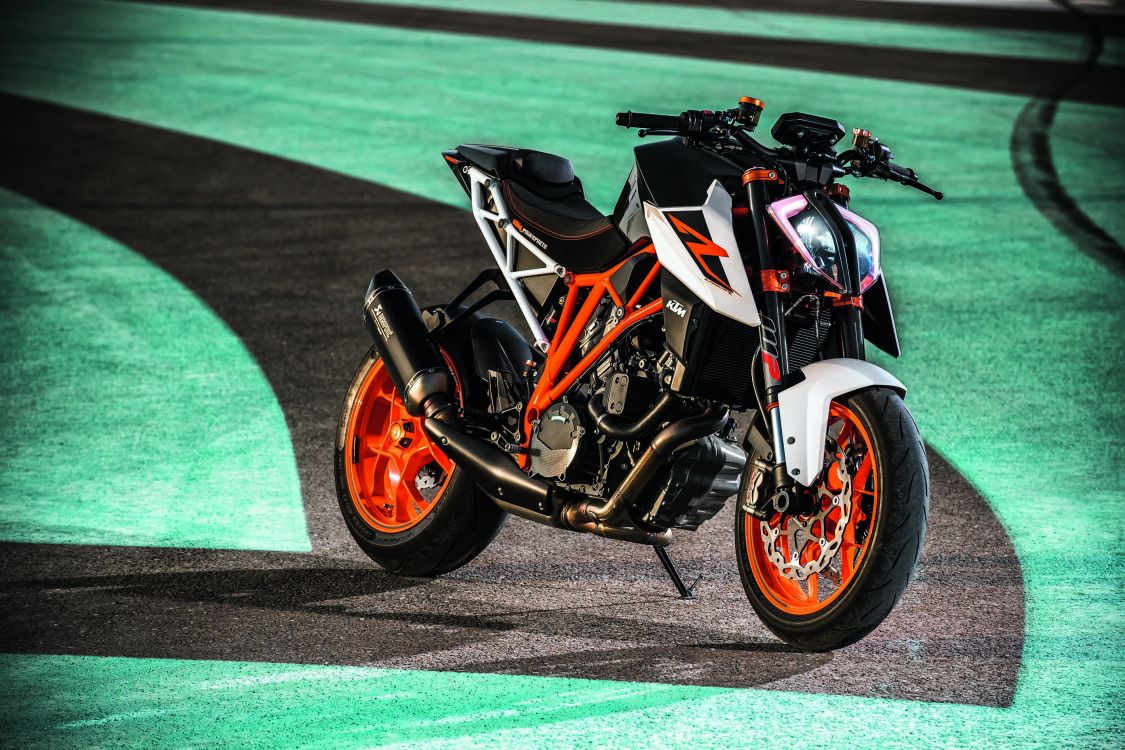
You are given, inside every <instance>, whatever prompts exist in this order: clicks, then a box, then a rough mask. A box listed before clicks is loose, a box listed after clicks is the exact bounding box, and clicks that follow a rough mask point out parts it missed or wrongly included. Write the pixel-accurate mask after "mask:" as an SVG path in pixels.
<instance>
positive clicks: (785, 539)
mask: <svg viewBox="0 0 1125 750" xmlns="http://www.w3.org/2000/svg"><path fill="white" fill-rule="evenodd" d="M828 438H829V439H828V441H827V447H826V455H827V460H828V462H829V463H828V466H827V468H826V469H825V470H824V472H823V474H822V476H821V478H820V480H819V482H818V483H817V484H816V485H815V486H813V487H811V488H808V490H807V493H808V494H804V495H803V496H799V497H795V498H794V499H793V508H795V509H796V511H795V512H789V513H781V512H777V510H776V507H774V506H772V505H771V507H770V511H769V513H768V515H767V518H765V519H759V518H756V517H754V516H752V515H750V514H749V513H747V512H746V511H745V510H744V508H745V507H746V506H748V505H749V503H748V502H747V498H748V493H752V492H753V491H754V488H755V487H762V486H763V479H764V477H762V476H760V475H759V474H758V470H757V469H755V468H753V466H754V464H753V462H752V461H751V462H749V463H748V464H747V470H746V473H745V474H744V476H743V482H742V487H741V489H740V492H739V498H740V501H741V502H740V503H739V509H738V512H737V514H736V520H735V524H736V527H735V535H736V541H737V546H738V566H739V572H740V573H741V577H742V583H743V587H744V588H745V590H746V595H747V597H748V598H749V599H750V603H751V604H752V605H753V607H754V609H755V611H756V612H757V613H758V615H759V617H761V619H762V621H763V622H764V623H765V624H766V626H767V627H769V629H770V630H772V631H773V632H774V633H775V634H776V635H777V636H778V637H780V638H781V639H782V640H784V641H786V642H787V643H790V644H792V645H795V646H799V647H801V648H806V649H810V650H814V651H827V650H831V649H835V648H840V647H842V646H846V645H848V644H851V643H854V642H856V641H858V640H859V639H860V638H862V637H864V636H865V635H867V634H868V633H870V632H871V631H872V630H874V629H875V628H876V627H877V626H878V625H879V623H881V622H882V621H883V620H884V618H886V616H887V615H888V614H890V612H891V610H892V609H893V608H894V606H895V604H896V603H897V602H898V600H899V598H900V597H901V596H902V593H903V591H904V590H905V589H906V586H907V583H908V582H909V581H910V577H911V575H912V574H913V571H914V566H915V563H916V562H917V559H918V555H919V554H920V553H921V550H922V540H923V538H924V536H925V532H926V522H927V514H928V511H929V469H928V466H927V463H926V453H925V449H924V448H923V446H922V440H921V437H920V436H919V434H918V429H917V427H916V426H915V424H914V420H913V418H911V416H910V413H909V412H908V411H907V409H906V406H905V404H903V403H902V399H901V398H899V396H898V394H896V393H894V392H893V391H889V390H886V389H873V390H867V391H861V392H859V393H855V394H852V395H850V396H847V397H844V398H842V399H841V400H839V401H834V402H833V403H832V404H831V407H830V410H829V416H828ZM765 491H767V492H768V491H769V488H766V490H765Z"/></svg>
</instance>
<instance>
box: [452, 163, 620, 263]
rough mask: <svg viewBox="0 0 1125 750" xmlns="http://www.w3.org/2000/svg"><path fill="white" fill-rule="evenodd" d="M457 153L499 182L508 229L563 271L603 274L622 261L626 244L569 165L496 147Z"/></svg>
mask: <svg viewBox="0 0 1125 750" xmlns="http://www.w3.org/2000/svg"><path fill="white" fill-rule="evenodd" d="M456 151H457V154H458V156H460V157H461V158H462V159H464V160H467V161H469V162H470V163H472V164H474V165H475V166H477V167H479V168H480V169H482V170H484V171H486V172H488V173H490V174H492V175H495V176H496V177H497V178H498V179H499V180H500V187H501V193H502V195H503V197H504V202H505V203H506V204H507V206H508V212H509V214H510V215H511V219H512V220H513V222H512V223H513V225H514V226H515V227H516V228H517V229H518V230H519V231H520V232H521V233H522V234H523V235H525V236H527V237H528V239H530V240H531V241H532V242H533V243H534V244H536V245H538V246H539V247H541V248H542V249H543V250H544V252H546V253H547V255H549V256H551V257H552V258H554V259H555V260H556V261H557V262H559V263H561V264H562V265H563V266H565V267H566V268H567V270H570V271H574V272H576V273H589V272H593V271H604V270H606V269H608V268H610V267H611V266H613V265H614V264H615V263H616V262H617V261H619V260H621V259H622V258H623V257H624V255H625V252H626V250H627V249H628V247H629V241H628V240H627V239H626V238H625V235H623V234H622V233H621V232H620V231H619V230H618V229H617V227H616V226H614V224H613V221H612V220H611V219H610V218H609V217H608V216H606V215H604V214H603V213H602V212H601V211H599V210H598V209H596V208H594V206H592V205H591V204H590V203H589V201H587V200H586V199H585V197H583V194H582V182H581V180H579V179H578V177H577V175H575V174H574V167H573V166H572V165H571V163H570V161H569V160H567V159H564V158H563V157H561V156H555V155H554V154H547V153H544V152H542V151H529V150H527V149H517V148H506V147H501V146H477V145H469V146H458V147H457V150H456ZM536 240H538V242H536Z"/></svg>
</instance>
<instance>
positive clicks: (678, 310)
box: [664, 299, 687, 318]
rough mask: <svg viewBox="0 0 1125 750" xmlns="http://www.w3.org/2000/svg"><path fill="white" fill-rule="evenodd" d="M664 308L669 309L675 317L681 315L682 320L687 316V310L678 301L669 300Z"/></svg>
mask: <svg viewBox="0 0 1125 750" xmlns="http://www.w3.org/2000/svg"><path fill="white" fill-rule="evenodd" d="M664 306H665V307H667V308H668V310H669V311H670V312H672V313H673V314H675V315H679V316H680V317H681V318H682V317H684V316H685V315H687V308H686V307H684V306H683V305H682V304H681V303H680V302H678V301H677V300H674V299H670V300H668V303H667V304H666V305H664Z"/></svg>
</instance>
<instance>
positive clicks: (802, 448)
mask: <svg viewBox="0 0 1125 750" xmlns="http://www.w3.org/2000/svg"><path fill="white" fill-rule="evenodd" d="M801 372H802V373H803V374H804V376H805V379H804V380H803V381H801V382H800V383H797V385H794V386H791V387H789V388H786V389H785V390H784V391H782V392H781V393H780V394H778V398H777V403H778V406H777V408H778V411H780V412H781V436H782V442H783V443H784V445H785V470H786V471H787V472H788V473H789V476H791V477H793V478H794V479H796V480H797V481H798V482H800V483H801V484H803V485H806V486H808V485H809V484H810V483H811V482H813V481H814V480H815V479H816V478H817V476H818V475H819V474H820V469H821V467H822V466H823V465H824V440H825V438H826V437H827V435H828V409H829V405H830V404H831V402H832V399H834V398H835V397H837V396H842V395H844V394H846V393H853V392H855V391H858V390H862V389H864V388H870V387H871V386H884V387H886V388H890V389H891V390H894V391H898V393H899V395H901V396H905V395H906V386H904V385H903V384H902V383H900V382H899V380H898V378H896V377H895V376H894V375H891V374H890V373H889V372H887V371H886V370H884V369H883V368H882V367H878V366H877V365H873V364H871V363H870V362H864V361H863V360H861V359H825V360H821V361H820V362H813V363H812V364H811V365H808V366H807V367H802V368H801Z"/></svg>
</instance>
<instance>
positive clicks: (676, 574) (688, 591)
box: [653, 546, 703, 599]
mask: <svg viewBox="0 0 1125 750" xmlns="http://www.w3.org/2000/svg"><path fill="white" fill-rule="evenodd" d="M653 549H654V550H656V556H657V557H659V558H660V564H661V565H663V566H664V570H665V572H667V573H668V577H669V578H671V579H672V583H674V584H676V591H679V592H680V598H681V599H694V598H695V593H694V590H695V587H696V585H698V583H699V582H700V581H702V580H703V576H699V577H698V578H696V579H695V583H693V584H691V585H690V586H685V585H684V579H682V578H680V571H678V570H676V565H675V563H673V562H672V558H670V557H668V551H667V550H666V549H664V548H663V547H656V546H654V547H653Z"/></svg>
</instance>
